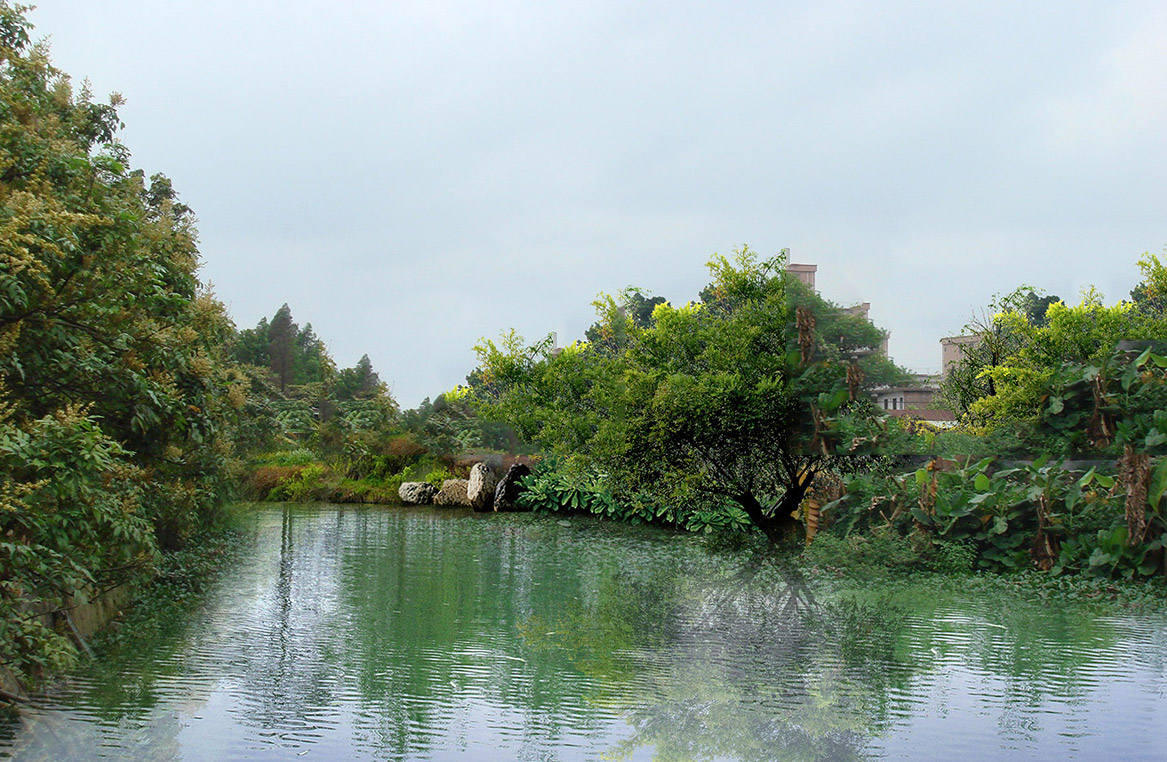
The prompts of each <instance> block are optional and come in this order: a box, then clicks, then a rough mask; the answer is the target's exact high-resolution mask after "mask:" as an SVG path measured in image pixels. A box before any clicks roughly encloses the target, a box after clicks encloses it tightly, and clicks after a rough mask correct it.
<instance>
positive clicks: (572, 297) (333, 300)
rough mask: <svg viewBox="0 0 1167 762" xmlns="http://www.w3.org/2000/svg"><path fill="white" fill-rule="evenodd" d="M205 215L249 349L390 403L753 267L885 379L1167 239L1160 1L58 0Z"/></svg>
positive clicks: (41, 11)
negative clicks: (333, 367)
mask: <svg viewBox="0 0 1167 762" xmlns="http://www.w3.org/2000/svg"><path fill="white" fill-rule="evenodd" d="M31 18H32V20H33V21H34V22H35V23H36V25H37V30H36V35H37V36H41V37H43V36H48V37H49V38H50V42H51V45H52V57H53V60H54V63H55V64H56V65H57V66H58V67H59V68H61V69H63V70H65V71H66V72H68V73H69V74H71V75H73V77H74V79H75V80H76V81H77V83H78V84H80V81H81V79H83V78H85V77H88V78H89V79H90V80H91V82H92V86H93V90H94V92H95V94H97V95H99V96H102V97H104V95H105V94H107V93H109V92H111V91H118V92H120V93H122V94H123V95H124V96H125V97H126V99H127V101H128V103H127V104H126V106H125V107H124V108H123V109H122V110H121V114H122V118H123V119H124V121H125V122H126V125H127V126H126V129H125V132H124V135H123V139H124V141H125V143H126V144H127V145H128V146H129V148H130V149H131V151H132V152H133V156H134V165H135V166H137V167H141V168H142V169H144V170H146V172H147V173H153V172H164V173H165V174H167V175H169V176H170V177H171V179H172V180H173V181H174V185H175V187H176V188H177V190H178V191H179V193H180V194H181V196H182V199H183V201H185V202H186V203H187V204H189V205H190V206H191V207H193V208H194V209H195V211H196V213H197V214H198V217H199V229H200V233H201V242H202V244H201V248H202V253H203V257H204V260H205V265H204V268H203V272H202V274H203V278H204V280H209V281H211V282H212V283H213V284H214V287H215V291H216V293H217V294H218V296H219V298H221V299H222V300H223V301H224V302H226V304H227V306H228V308H229V310H230V312H231V315H232V317H233V318H234V319H235V321H236V323H237V324H238V325H239V326H240V327H249V326H252V325H254V324H255V323H256V322H257V321H258V320H259V318H260V317H263V316H268V317H270V316H271V315H272V314H273V313H274V312H275V311H276V309H277V308H278V307H279V306H280V304H282V303H284V302H287V303H288V304H289V305H291V307H292V312H293V314H294V316H295V317H296V320H297V321H298V322H299V323H300V324H301V325H303V324H304V323H306V322H311V323H312V324H313V327H314V328H315V329H316V332H317V333H318V334H319V335H320V336H321V337H322V338H323V339H324V340H325V341H326V342H327V343H328V345H329V348H330V350H331V351H332V353H333V355H334V357H335V358H336V360H337V362H338V363H339V364H341V365H342V366H347V365H352V364H353V363H354V362H355V361H356V360H357V359H358V358H359V357H360V355H361V354H362V353H365V352H367V353H368V354H369V356H370V357H371V359H372V360H373V364H374V367H375V368H376V369H377V371H378V372H379V373H380V374H381V377H382V378H383V379H384V380H385V381H387V382H388V383H390V385H391V387H392V390H393V393H394V395H395V396H396V397H397V398H398V400H399V401H400V402H401V403H402V405H403V406H407V407H412V406H414V405H416V404H417V403H418V402H419V401H420V400H421V398H422V397H424V396H431V397H432V396H436V395H437V394H438V393H439V392H441V391H443V390H445V389H448V388H450V387H452V386H453V385H454V384H456V383H458V382H460V381H462V380H463V378H464V376H465V375H466V373H467V372H468V371H469V370H470V369H471V368H472V367H473V366H474V353H473V351H472V349H471V347H472V345H473V344H474V343H475V341H476V340H477V339H478V338H479V337H481V336H490V337H493V336H496V335H497V334H498V332H499V331H500V330H502V329H505V328H509V327H515V328H517V329H518V330H519V331H520V332H521V333H523V334H524V335H526V336H527V337H528V338H532V339H533V338H536V337H539V336H542V335H544V334H546V333H547V332H549V331H558V332H559V336H560V342H561V343H567V342H568V341H570V340H571V339H574V338H579V337H581V336H582V333H583V330H584V329H585V328H586V326H587V325H588V324H590V323H591V321H592V318H593V313H592V309H591V306H590V302H591V300H592V299H593V298H594V297H595V295H596V294H597V293H598V292H600V291H609V292H613V291H616V290H619V289H620V288H622V287H624V286H626V285H629V284H633V285H636V286H640V287H643V288H646V289H648V290H650V291H652V292H653V293H657V294H661V295H663V296H665V297H667V298H669V299H670V300H673V301H678V302H684V301H688V300H689V299H692V298H695V297H696V294H697V292H698V291H699V290H700V288H701V286H702V285H703V284H704V283H705V282H706V280H707V278H706V275H707V273H706V271H705V268H704V263H705V261H706V260H707V259H708V257H709V256H710V255H711V254H712V253H713V252H721V253H726V254H728V253H729V252H730V250H731V249H732V248H733V247H734V246H735V245H737V244H741V243H748V244H749V245H750V246H751V247H753V248H755V249H756V250H758V251H759V252H762V253H765V254H771V253H773V252H776V251H777V250H778V249H781V248H783V247H789V248H790V249H791V252H792V260H793V261H796V262H809V263H817V264H818V265H819V274H818V287H819V290H820V292H821V293H822V294H823V295H824V296H826V297H827V298H829V299H832V300H834V301H837V302H842V303H854V302H860V301H869V302H871V305H872V306H871V316H872V318H873V320H874V321H875V322H876V323H877V324H878V325H880V326H882V327H884V328H887V329H889V330H890V331H891V354H892V356H893V358H894V359H895V360H896V361H897V362H899V363H900V364H902V365H905V366H907V367H908V368H910V369H913V370H918V371H937V370H939V366H940V349H939V344H938V340H939V338H940V337H941V336H945V335H950V334H954V333H958V332H959V331H960V328H961V326H962V325H963V324H964V323H965V322H967V321H968V319H969V318H970V317H971V316H972V315H973V313H974V312H977V311H979V310H980V308H981V307H982V306H983V305H984V304H985V303H986V302H987V301H988V300H989V298H991V296H992V295H993V294H994V293H996V292H1003V291H1009V290H1012V289H1013V288H1014V287H1015V286H1017V285H1018V284H1021V283H1028V284H1031V285H1034V286H1038V287H1041V288H1044V289H1045V290H1047V291H1049V292H1052V293H1056V294H1058V295H1060V296H1062V297H1063V298H1066V299H1067V300H1073V301H1077V298H1078V294H1079V291H1080V290H1081V289H1082V288H1083V287H1085V286H1087V285H1090V284H1096V285H1097V286H1098V287H1099V288H1100V289H1101V290H1102V291H1103V292H1104V293H1105V294H1106V295H1107V297H1108V300H1109V301H1114V300H1117V299H1119V298H1121V297H1126V296H1127V292H1128V291H1129V290H1130V289H1131V287H1132V286H1133V285H1134V284H1135V282H1136V281H1137V280H1138V270H1137V267H1136V266H1135V261H1136V260H1137V258H1138V256H1139V255H1140V254H1141V253H1142V252H1144V251H1148V250H1150V251H1152V252H1162V251H1163V247H1164V244H1167V171H1165V170H1167V140H1165V137H1167V44H1165V42H1164V41H1165V40H1167V6H1164V5H1163V3H1162V2H1114V1H1113V0H1112V1H1109V2H1067V1H1066V0H1058V2H1025V3H1017V2H1015V1H1013V2H985V0H977V1H976V2H963V3H956V2H952V3H909V2H881V3H870V2H823V1H822V0H815V1H814V2H783V3H775V2H764V3H750V2H739V3H735V4H732V5H729V4H723V3H717V4H714V3H686V2H678V1H677V0H671V2H667V3H666V2H651V3H628V2H626V1H625V2H605V1H603V0H588V2H563V1H562V0H561V1H559V2H555V3H546V2H543V3H534V2H531V3H523V2H509V1H508V0H492V1H491V2H488V3H470V2H467V3H443V2H433V1H432V0H431V1H427V2H344V3H333V2H302V1H295V0H285V1H284V2H278V3H277V2H256V1H254V0H232V1H231V2H226V1H224V0H200V2H158V0H153V1H152V2H146V1H145V0H102V1H101V2H93V0H87V1H85V2H81V1H72V0H57V1H54V0H44V1H43V2H40V3H39V7H38V9H37V10H36V11H34V12H33V13H32V14H31Z"/></svg>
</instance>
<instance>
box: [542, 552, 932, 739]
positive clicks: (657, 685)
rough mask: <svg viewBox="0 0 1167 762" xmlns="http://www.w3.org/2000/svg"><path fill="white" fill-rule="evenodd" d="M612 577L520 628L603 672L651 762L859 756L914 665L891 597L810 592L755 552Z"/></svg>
mask: <svg viewBox="0 0 1167 762" xmlns="http://www.w3.org/2000/svg"><path fill="white" fill-rule="evenodd" d="M675 571H676V570H675V569H660V570H658V572H657V573H656V574H654V575H653V576H651V577H649V578H647V579H635V578H632V577H631V576H630V575H627V574H623V573H619V572H617V573H613V574H610V575H608V576H606V577H605V578H604V579H603V582H602V585H601V588H600V590H599V591H598V594H597V595H596V597H595V599H594V600H593V601H592V603H591V604H590V605H587V604H581V605H577V606H572V607H568V608H567V609H565V610H564V612H563V615H562V617H560V618H559V619H557V620H555V621H543V620H532V621H528V622H526V623H524V626H523V632H524V635H525V637H526V638H527V641H528V643H529V644H530V645H531V646H532V647H533V648H536V649H548V648H566V649H569V650H571V651H572V652H573V653H574V655H575V663H576V665H577V666H578V668H580V669H581V670H582V671H584V672H586V673H590V674H592V675H594V676H596V677H602V678H603V684H604V685H606V686H607V689H606V691H605V695H603V696H597V697H595V700H597V701H602V702H604V703H606V704H607V705H609V706H611V707H613V708H617V707H618V708H619V709H621V711H622V713H623V714H624V715H625V717H626V718H627V721H628V724H629V726H630V727H631V728H632V731H633V732H632V734H631V736H630V737H628V738H627V739H626V740H624V741H623V742H621V743H620V744H619V745H618V746H617V747H616V748H615V749H613V750H612V755H613V756H614V757H616V758H626V757H629V756H631V755H632V754H633V753H635V752H636V751H637V750H639V749H642V748H644V747H652V748H653V749H654V756H653V758H654V759H656V760H701V759H715V758H733V759H739V760H772V759H790V760H857V759H863V758H865V753H864V749H865V747H866V746H867V743H868V740H869V738H870V737H871V735H872V734H873V733H874V732H875V731H876V730H877V728H878V725H879V723H880V722H881V720H883V719H885V718H886V715H887V709H888V705H889V701H890V699H889V694H890V692H891V689H892V688H893V687H895V686H896V685H900V686H902V685H903V684H904V683H905V682H906V680H907V678H908V676H909V675H910V673H911V672H912V671H913V670H912V666H911V664H910V663H909V661H908V659H907V655H906V651H907V649H905V648H902V647H900V646H899V645H898V644H899V643H900V642H901V641H902V638H901V635H902V632H903V629H904V621H905V617H904V614H903V613H902V611H901V610H900V609H898V608H897V607H895V606H893V605H890V604H888V603H887V602H886V601H883V602H881V601H875V602H866V601H863V600H860V599H857V598H854V597H843V596H838V595H822V596H820V595H816V593H815V591H814V590H813V589H812V586H811V584H810V581H809V580H808V578H807V576H806V574H805V573H804V572H803V571H802V570H801V569H800V568H799V567H798V566H796V565H794V564H793V563H791V562H790V561H789V560H788V559H786V558H783V557H781V556H779V555H775V554H773V553H765V552H762V553H758V554H755V555H754V556H753V557H751V558H749V559H748V560H747V561H746V562H744V563H739V564H734V565H732V566H731V567H728V568H725V569H724V570H722V571H717V570H713V569H710V568H706V569H705V570H704V573H701V574H696V575H692V576H687V575H685V576H683V575H678V574H676V573H675Z"/></svg>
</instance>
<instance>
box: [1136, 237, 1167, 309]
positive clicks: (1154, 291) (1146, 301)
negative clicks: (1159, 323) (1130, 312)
mask: <svg viewBox="0 0 1167 762" xmlns="http://www.w3.org/2000/svg"><path fill="white" fill-rule="evenodd" d="M1139 269H1140V270H1142V271H1143V280H1142V281H1140V282H1139V284H1138V285H1136V286H1135V287H1134V289H1133V290H1132V291H1131V301H1132V302H1134V304H1135V306H1136V307H1137V308H1138V309H1139V310H1140V311H1142V312H1145V313H1147V314H1150V315H1157V316H1159V317H1164V316H1167V267H1164V266H1163V263H1162V262H1161V261H1160V260H1159V257H1158V256H1156V255H1154V254H1151V253H1149V252H1148V253H1146V254H1143V256H1142V258H1140V259H1139Z"/></svg>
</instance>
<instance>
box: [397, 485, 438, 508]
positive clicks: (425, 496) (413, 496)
mask: <svg viewBox="0 0 1167 762" xmlns="http://www.w3.org/2000/svg"><path fill="white" fill-rule="evenodd" d="M437 493H438V488H437V487H435V486H434V485H432V484H430V483H429V482H403V483H402V484H401V486H400V487H398V488H397V496H398V497H399V498H401V502H403V503H405V504H406V505H429V504H430V503H432V502H433V501H434V495H436V494H437Z"/></svg>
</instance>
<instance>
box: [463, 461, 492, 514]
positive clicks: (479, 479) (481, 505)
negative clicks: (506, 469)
mask: <svg viewBox="0 0 1167 762" xmlns="http://www.w3.org/2000/svg"><path fill="white" fill-rule="evenodd" d="M496 484H498V478H497V477H496V476H495V475H494V470H493V469H491V467H490V466H488V465H486V464H485V463H475V464H474V468H472V469H470V479H469V480H468V481H467V484H466V499H467V500H469V501H470V507H471V508H473V509H474V510H476V511H489V510H490V509H491V507H492V506H493V505H494V487H495V485H496Z"/></svg>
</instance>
